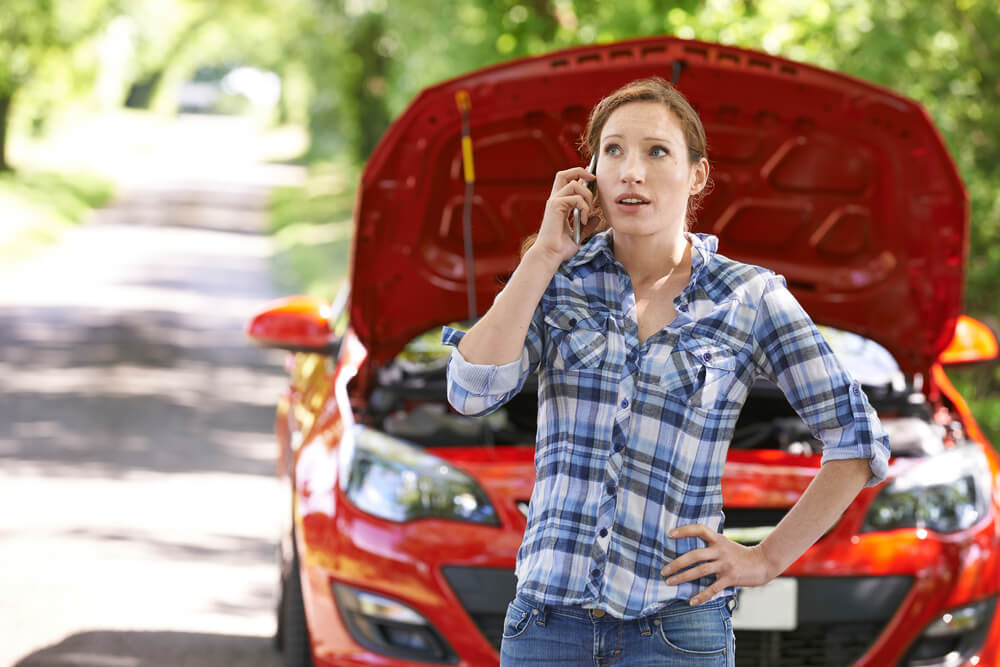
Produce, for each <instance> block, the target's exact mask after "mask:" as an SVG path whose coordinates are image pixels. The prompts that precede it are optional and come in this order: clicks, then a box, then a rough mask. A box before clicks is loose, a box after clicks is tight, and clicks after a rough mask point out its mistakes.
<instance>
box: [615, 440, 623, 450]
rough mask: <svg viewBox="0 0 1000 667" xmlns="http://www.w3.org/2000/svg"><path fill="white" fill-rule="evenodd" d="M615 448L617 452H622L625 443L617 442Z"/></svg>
mask: <svg viewBox="0 0 1000 667" xmlns="http://www.w3.org/2000/svg"><path fill="white" fill-rule="evenodd" d="M614 449H615V451H616V452H620V451H621V450H623V449H625V445H624V444H622V443H620V442H616V443H615V448H614Z"/></svg>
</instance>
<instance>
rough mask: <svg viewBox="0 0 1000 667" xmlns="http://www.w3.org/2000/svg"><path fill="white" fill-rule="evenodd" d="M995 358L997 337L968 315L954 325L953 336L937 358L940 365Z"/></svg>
mask: <svg viewBox="0 0 1000 667" xmlns="http://www.w3.org/2000/svg"><path fill="white" fill-rule="evenodd" d="M996 358H997V337H996V334H994V333H993V330H992V329H990V328H989V327H988V326H986V325H985V324H983V323H982V322H980V321H979V320H976V319H973V318H971V317H969V316H968V315H960V316H959V318H958V321H957V322H956V323H955V336H954V337H953V338H952V339H951V342H950V343H948V347H946V348H945V349H944V352H942V353H941V355H940V356H939V357H938V362H940V363H941V364H942V365H956V364H969V363H975V362H980V361H991V360H993V359H996Z"/></svg>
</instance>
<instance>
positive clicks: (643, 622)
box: [639, 616, 652, 637]
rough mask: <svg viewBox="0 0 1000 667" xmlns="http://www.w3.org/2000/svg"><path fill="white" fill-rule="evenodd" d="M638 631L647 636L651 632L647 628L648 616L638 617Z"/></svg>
mask: <svg viewBox="0 0 1000 667" xmlns="http://www.w3.org/2000/svg"><path fill="white" fill-rule="evenodd" d="M639 633H640V634H641V635H642V636H643V637H648V636H649V635H651V634H652V632H651V631H650V629H649V616H640V617H639Z"/></svg>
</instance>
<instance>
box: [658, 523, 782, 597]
mask: <svg viewBox="0 0 1000 667" xmlns="http://www.w3.org/2000/svg"><path fill="white" fill-rule="evenodd" d="M670 537H671V538H673V539H677V538H681V537H700V538H701V539H703V540H704V541H705V542H706V543H707V545H708V546H706V547H703V548H701V549H693V550H691V551H689V552H687V553H685V554H683V555H681V556H678V557H677V558H675V559H674V560H673V562H671V563H670V564H669V565H667V566H666V567H664V568H663V569H662V570H661V571H660V572H661V573H662V574H663V576H665V577H669V578H668V579H667V583H668V584H671V585H676V584H680V583H683V582H685V581H693V580H695V579H699V578H701V577H704V576H706V575H709V574H714V575H715V583H713V584H712V585H711V586H709V587H708V588H706V589H705V590H703V591H701V592H700V593H698V594H697V595H695V596H694V597H693V598H691V604H692V605H698V604H701V603H702V602H707V601H708V600H710V599H712V597H713V596H714V595H715V594H716V593H718V592H719V591H721V590H722V589H724V588H726V587H728V586H762V585H764V584H766V583H767V582H769V581H770V580H771V579H773V578H774V576H775V575H773V574H771V573H770V570H771V567H770V564H769V563H768V561H767V558H766V557H765V556H764V552H763V551H762V550H761V549H760V545H756V546H752V547H745V546H743V545H742V544H737V543H736V542H733V541H732V540H730V539H729V538H727V537H725V536H723V535H721V534H719V533H717V532H715V531H714V530H711V529H710V528H709V527H708V526H705V525H703V524H700V523H692V524H688V525H686V526H680V527H678V528H675V529H673V530H672V531H670ZM696 563H700V565H696V566H695V567H690V566H692V565H695V564H696ZM687 567H690V569H688V570H684V568H687ZM678 570H684V572H680V573H679V574H674V573H675V572H678Z"/></svg>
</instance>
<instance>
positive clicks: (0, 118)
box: [0, 91, 14, 172]
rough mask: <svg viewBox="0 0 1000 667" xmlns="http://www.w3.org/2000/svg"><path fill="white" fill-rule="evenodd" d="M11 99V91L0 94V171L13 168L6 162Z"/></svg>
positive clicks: (12, 95) (12, 94) (12, 96)
mask: <svg viewBox="0 0 1000 667" xmlns="http://www.w3.org/2000/svg"><path fill="white" fill-rule="evenodd" d="M13 99H14V93H13V92H9V91H8V92H6V93H3V94H0V172H2V171H11V170H12V169H13V167H11V166H10V164H9V163H8V162H7V129H8V126H9V125H10V123H9V121H10V103H11V101H12V100H13Z"/></svg>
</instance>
